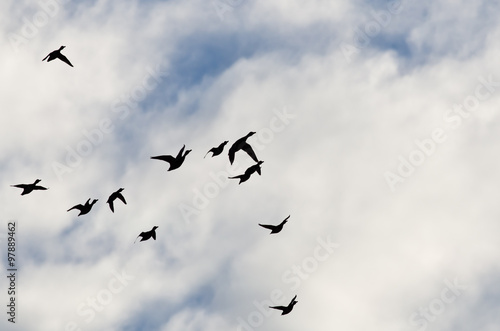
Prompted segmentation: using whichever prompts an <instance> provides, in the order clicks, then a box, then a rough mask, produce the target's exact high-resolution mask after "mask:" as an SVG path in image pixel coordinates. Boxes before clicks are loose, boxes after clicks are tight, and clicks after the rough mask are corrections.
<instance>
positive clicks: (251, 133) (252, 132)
mask: <svg viewBox="0 0 500 331" xmlns="http://www.w3.org/2000/svg"><path fill="white" fill-rule="evenodd" d="M254 134H255V132H254V131H250V132H249V133H248V134H247V138H248V137H251V136H253V135H254Z"/></svg>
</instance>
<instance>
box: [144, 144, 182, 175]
mask: <svg viewBox="0 0 500 331" xmlns="http://www.w3.org/2000/svg"><path fill="white" fill-rule="evenodd" d="M185 147H186V145H184V146H182V148H181V150H180V151H179V153H178V154H177V156H176V157H173V156H172V155H158V156H151V158H152V159H154V160H161V161H165V162H168V163H169V164H170V167H169V168H168V170H167V171H172V170H175V169H177V168H179V167H180V166H181V165H182V163H184V160H185V158H186V155H188V154H189V153H190V152H191V150H190V149H188V150H187V151H186V152H185V153H184V154H183V152H184V148H185Z"/></svg>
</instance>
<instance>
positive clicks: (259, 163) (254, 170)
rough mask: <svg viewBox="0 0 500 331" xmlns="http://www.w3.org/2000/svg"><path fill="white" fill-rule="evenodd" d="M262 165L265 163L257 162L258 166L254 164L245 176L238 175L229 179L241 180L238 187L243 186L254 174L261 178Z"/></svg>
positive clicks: (246, 171)
mask: <svg viewBox="0 0 500 331" xmlns="http://www.w3.org/2000/svg"><path fill="white" fill-rule="evenodd" d="M262 163H264V161H259V162H257V164H254V165H253V166H251V167H250V168H248V169H247V170H245V173H244V174H242V175H238V176H234V177H229V178H230V179H234V178H239V179H240V182H239V183H238V185H239V184H241V183H243V182H246V181H247V180H248V179H249V178H250V176H251V175H252V174H253V173H254V172H257V173H258V174H259V176H260V174H261V168H260V165H261V164H262Z"/></svg>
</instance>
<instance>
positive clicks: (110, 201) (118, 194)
mask: <svg viewBox="0 0 500 331" xmlns="http://www.w3.org/2000/svg"><path fill="white" fill-rule="evenodd" d="M123 190H124V188H120V189H119V190H118V191H116V192H114V193H112V194H111V195H110V196H109V198H108V201H106V203H107V204H109V209H111V211H112V212H113V213H114V212H115V208H114V207H113V201H115V200H116V199H117V198H118V199H120V200H121V201H122V202H123V203H124V204H127V201H125V198H124V197H123V195H122V193H121V192H122V191H123Z"/></svg>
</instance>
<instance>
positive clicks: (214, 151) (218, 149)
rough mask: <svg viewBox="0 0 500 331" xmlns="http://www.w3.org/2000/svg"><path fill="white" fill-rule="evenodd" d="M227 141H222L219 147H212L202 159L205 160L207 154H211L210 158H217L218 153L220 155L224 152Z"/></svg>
mask: <svg viewBox="0 0 500 331" xmlns="http://www.w3.org/2000/svg"><path fill="white" fill-rule="evenodd" d="M228 142H229V141H227V140H226V141H224V142H223V143H222V144H220V145H219V146H217V147H212V148H211V149H210V150H209V151H208V152H207V154H205V156H204V157H203V158H205V157H206V156H207V155H208V153H210V152H212V157H214V156H217V155H219V154H220V153H222V151H223V150H224V147H225V146H226V144H227V143H228Z"/></svg>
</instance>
